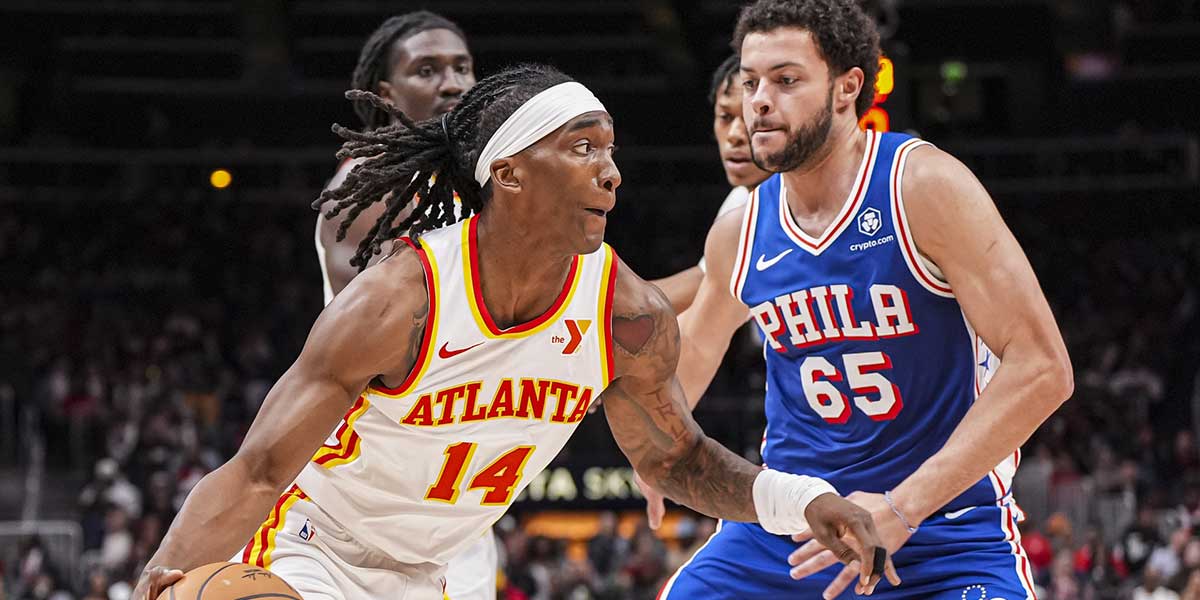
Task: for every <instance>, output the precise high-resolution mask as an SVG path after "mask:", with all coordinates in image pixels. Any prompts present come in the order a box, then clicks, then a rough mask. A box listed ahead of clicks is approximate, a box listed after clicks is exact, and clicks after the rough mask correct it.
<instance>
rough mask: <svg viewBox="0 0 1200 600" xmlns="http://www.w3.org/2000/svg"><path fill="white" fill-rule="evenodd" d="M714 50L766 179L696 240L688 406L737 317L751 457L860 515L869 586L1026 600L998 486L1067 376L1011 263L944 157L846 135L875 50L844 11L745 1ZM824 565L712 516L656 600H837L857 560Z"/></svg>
mask: <svg viewBox="0 0 1200 600" xmlns="http://www.w3.org/2000/svg"><path fill="white" fill-rule="evenodd" d="M734 44H735V48H737V49H738V50H739V52H740V55H741V72H742V75H743V77H744V79H745V90H746V91H745V98H744V100H743V109H744V115H745V119H746V122H747V124H748V125H749V128H750V132H751V133H750V140H751V148H752V150H753V154H754V159H755V162H756V163H757V164H758V165H759V166H761V167H763V168H765V169H768V170H770V171H773V172H775V173H776V175H773V176H772V177H771V178H770V179H768V180H767V181H766V182H764V183H763V184H761V185H759V186H758V188H757V189H756V190H755V192H754V194H753V197H752V199H751V200H750V203H749V204H748V205H747V208H746V211H745V215H744V217H741V216H734V215H729V216H727V217H725V218H723V219H721V220H719V221H718V222H717V224H716V226H715V227H714V228H713V230H712V231H711V233H710V234H709V238H708V240H707V243H706V251H705V256H706V259H707V271H706V272H705V277H704V280H703V281H702V282H701V285H700V290H699V292H698V294H697V297H696V300H695V303H694V304H693V305H692V307H691V308H690V309H688V311H687V312H685V313H684V315H683V316H682V318H681V328H682V336H683V342H682V343H683V349H682V351H681V357H680V361H679V378H680V382H681V384H682V386H683V388H684V392H685V395H686V397H687V398H688V399H689V402H691V403H692V404H693V405H694V403H695V402H696V400H697V399H698V398H699V397H700V396H701V395H702V394H703V392H704V389H705V388H706V387H707V385H708V383H709V382H710V380H711V378H712V376H713V373H714V371H715V370H716V368H717V366H718V364H719V363H720V361H721V358H722V356H723V355H724V352H725V349H726V347H727V345H728V341H729V336H730V334H732V333H733V332H734V330H735V329H736V328H737V327H738V326H739V325H740V324H741V323H742V321H743V319H744V318H745V314H746V309H747V307H749V308H750V311H751V314H752V316H753V318H754V320H755V322H756V323H757V324H758V326H759V328H760V329H761V330H762V332H763V334H764V338H765V341H764V348H763V353H764V355H765V358H766V362H767V391H766V407H765V408H766V414H767V432H766V441H765V449H764V453H763V458H764V462H765V464H766V465H768V466H769V467H770V468H771V469H780V470H783V471H786V472H790V473H797V474H805V475H810V476H819V477H823V478H826V479H828V480H829V481H830V482H831V483H832V484H833V485H834V486H835V487H837V488H838V490H839V491H840V492H843V493H847V494H850V496H849V498H851V499H852V500H854V501H855V502H857V503H859V504H860V505H862V506H863V507H864V508H866V509H867V510H869V511H870V512H871V514H872V515H873V516H874V519H875V522H876V524H877V525H878V526H879V528H880V531H881V533H882V535H883V536H884V539H885V541H886V543H887V545H888V549H889V550H892V551H894V552H896V554H895V558H896V565H897V567H898V570H899V573H900V576H901V577H902V578H903V579H904V585H903V586H902V587H899V588H891V587H888V586H887V585H886V584H885V585H884V586H882V587H881V588H880V590H879V594H881V595H882V596H883V597H886V598H923V599H925V598H932V599H935V600H951V599H954V600H960V599H961V598H971V599H977V598H993V599H994V598H1005V599H1007V600H1013V599H1015V598H1033V597H1034V592H1033V582H1032V574H1031V570H1030V565H1029V562H1028V560H1027V558H1026V556H1025V553H1024V550H1023V549H1022V548H1021V545H1020V534H1019V532H1018V530H1017V526H1016V523H1017V521H1019V519H1020V518H1021V512H1020V509H1019V508H1018V507H1017V505H1016V504H1015V502H1014V501H1013V498H1012V494H1011V484H1012V477H1013V474H1014V472H1015V470H1016V465H1017V462H1019V458H1020V450H1019V448H1020V445H1021V443H1022V442H1024V441H1025V440H1026V439H1028V437H1029V436H1030V435H1031V434H1032V433H1033V432H1034V430H1036V429H1037V427H1038V426H1039V425H1041V423H1042V422H1043V421H1044V420H1045V419H1046V418H1047V417H1048V416H1049V415H1050V414H1051V413H1053V412H1054V410H1055V409H1057V408H1058V406H1059V405H1060V404H1061V403H1062V402H1064V401H1065V400H1066V399H1067V398H1068V397H1069V396H1070V395H1071V391H1072V386H1073V379H1072V372H1071V364H1070V360H1069V358H1068V356H1067V353H1066V348H1065V346H1064V344H1063V341H1062V337H1061V335H1060V334H1059V331H1058V327H1057V325H1056V324H1055V321H1054V316H1053V315H1052V314H1051V312H1050V308H1049V306H1048V304H1047V302H1046V299H1045V297H1044V296H1043V294H1042V291H1041V289H1040V287H1039V285H1038V282H1037V279H1036V277H1035V276H1034V273H1033V270H1032V268H1031V267H1030V265H1029V262H1028V260H1027V259H1026V258H1025V255H1024V253H1023V252H1022V250H1021V248H1020V246H1019V245H1018V244H1017V241H1016V240H1015V239H1014V238H1013V236H1012V234H1011V233H1010V232H1009V230H1008V228H1007V227H1006V226H1005V224H1004V221H1003V220H1002V219H1001V217H1000V214H999V213H998V211H997V210H996V207H995V206H994V204H993V202H992V200H991V198H990V197H989V196H988V194H987V192H986V191H985V190H984V189H983V187H982V186H981V185H980V184H979V182H978V181H977V180H976V178H975V176H974V175H973V174H972V173H971V171H970V170H968V169H967V168H966V167H965V166H963V165H962V164H961V163H960V162H958V161H957V160H955V159H954V158H953V157H951V156H950V155H948V154H946V153H945V152H942V151H941V150H938V149H937V148H935V147H933V146H932V145H930V144H928V143H926V142H923V141H921V140H918V139H915V138H911V137H909V136H907V135H901V134H892V133H885V134H878V133H875V132H870V131H863V130H861V129H860V128H859V127H858V120H859V117H860V116H861V114H862V113H863V112H864V111H865V110H866V109H867V108H868V107H870V105H871V101H872V98H873V95H874V84H875V78H876V75H877V72H878V68H879V38H878V32H877V30H876V26H875V23H874V22H873V21H872V20H871V19H870V18H868V17H867V16H866V15H865V14H863V12H862V10H861V9H860V8H859V7H858V6H857V4H856V3H855V1H854V0H758V1H757V2H755V3H754V4H752V5H750V6H748V7H746V8H745V9H743V11H742V13H741V15H740V17H739V20H738V25H737V29H736V34H735V42H734ZM985 386H986V387H985ZM668 495H670V494H669V493H668ZM806 538H807V536H806V535H801V536H798V537H797V541H800V540H804V539H806ZM789 555H790V556H789ZM784 556H788V557H789V562H790V564H791V565H792V566H793V568H792V569H791V572H790V573H789V567H788V565H786V564H783V563H782V562H781V559H782V557H784ZM830 559H831V555H830V554H829V553H828V552H826V551H824V549H823V548H822V547H821V545H820V544H818V543H814V542H809V543H807V544H806V545H804V546H802V547H801V548H799V549H798V550H797V549H796V548H795V546H794V542H793V540H791V539H789V538H787V537H783V536H776V535H772V534H771V533H768V532H767V531H764V530H763V529H762V528H761V527H758V526H756V525H753V524H743V523H725V524H724V526H723V527H722V528H721V529H720V530H719V532H718V533H717V534H716V535H714V536H713V537H712V538H711V539H710V540H709V541H708V543H707V544H706V545H705V546H704V547H703V548H702V549H701V550H700V551H699V552H697V553H696V555H695V556H694V557H693V558H692V560H690V561H689V562H688V563H686V564H685V565H684V566H683V567H682V568H681V569H680V571H679V572H677V573H676V575H675V576H674V577H672V579H671V580H669V582H668V584H667V585H666V587H665V589H664V593H663V594H662V595H661V597H663V598H666V599H671V600H673V599H675V598H699V597H703V598H745V597H785V596H786V597H795V598H815V597H818V595H823V596H824V597H825V598H832V597H837V596H839V595H840V594H842V593H843V591H844V590H845V588H846V585H847V583H848V582H849V581H851V580H852V579H853V577H854V576H855V567H854V566H850V567H847V568H845V569H843V570H841V571H840V573H839V571H838V570H837V569H836V568H834V567H833V561H831V560H830ZM789 575H790V577H789ZM793 578H796V579H800V581H795V580H793ZM849 595H850V594H849V593H846V594H845V596H847V597H848V596H849Z"/></svg>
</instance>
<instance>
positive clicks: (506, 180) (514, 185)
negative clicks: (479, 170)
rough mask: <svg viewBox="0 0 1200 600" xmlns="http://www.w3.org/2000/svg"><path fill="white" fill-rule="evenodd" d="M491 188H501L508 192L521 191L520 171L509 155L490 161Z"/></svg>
mask: <svg viewBox="0 0 1200 600" xmlns="http://www.w3.org/2000/svg"><path fill="white" fill-rule="evenodd" d="M492 188H493V189H495V188H503V189H505V190H507V191H508V192H509V193H510V194H515V193H517V192H520V191H521V173H520V172H519V170H518V169H517V165H516V163H515V162H514V161H513V160H512V158H511V157H509V158H497V159H496V160H493V161H492Z"/></svg>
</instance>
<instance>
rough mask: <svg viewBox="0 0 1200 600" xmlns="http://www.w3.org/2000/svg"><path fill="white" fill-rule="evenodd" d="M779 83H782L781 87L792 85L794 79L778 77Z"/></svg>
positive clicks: (794, 81)
mask: <svg viewBox="0 0 1200 600" xmlns="http://www.w3.org/2000/svg"><path fill="white" fill-rule="evenodd" d="M779 83H782V84H783V85H792V84H793V83H796V78H795V77H780V78H779Z"/></svg>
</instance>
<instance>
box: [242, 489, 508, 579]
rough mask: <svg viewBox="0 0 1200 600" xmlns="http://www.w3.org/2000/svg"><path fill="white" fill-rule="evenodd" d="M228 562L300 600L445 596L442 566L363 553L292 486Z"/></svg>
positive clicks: (334, 523) (341, 529) (333, 522)
mask: <svg viewBox="0 0 1200 600" xmlns="http://www.w3.org/2000/svg"><path fill="white" fill-rule="evenodd" d="M231 560H233V561H234V562H243V563H247V564H254V565H258V566H260V567H263V568H265V569H267V570H269V571H271V572H272V573H275V574H277V575H279V576H280V577H282V578H283V579H284V581H287V582H288V584H289V585H291V586H292V587H293V588H296V591H298V592H300V595H301V596H302V597H303V598H304V600H376V599H379V598H389V599H395V600H442V599H443V598H444V596H445V581H446V580H445V577H444V576H443V573H444V572H445V567H444V566H442V565H437V564H434V563H424V564H416V565H414V564H406V563H400V562H396V561H395V560H393V559H391V558H389V557H387V556H385V555H383V554H382V553H380V552H379V551H377V550H372V549H369V548H366V547H365V546H363V545H362V544H360V543H359V542H357V541H356V540H355V539H354V538H353V537H352V536H351V535H350V534H348V533H347V532H346V530H345V529H344V528H343V527H342V526H341V525H339V524H338V523H337V522H336V521H334V520H333V519H332V518H331V517H330V516H329V515H327V514H326V513H325V511H323V510H321V508H320V507H319V506H317V505H316V504H314V503H313V502H312V501H311V500H309V499H308V496H307V495H305V494H304V492H303V491H301V490H300V488H298V487H296V486H292V488H291V489H289V490H288V491H287V492H285V493H284V494H283V496H281V497H280V498H279V502H278V503H277V504H276V505H275V507H274V508H273V509H272V510H271V514H269V515H268V516H267V520H266V521H265V522H263V525H262V527H260V528H259V530H258V531H257V532H256V533H255V534H254V538H253V539H251V540H250V542H249V543H248V544H246V547H245V549H243V550H242V552H239V553H238V554H236V555H235V556H234V557H233V558H232V559H231ZM493 577H495V575H494V574H493ZM493 589H494V588H493ZM493 594H494V592H493Z"/></svg>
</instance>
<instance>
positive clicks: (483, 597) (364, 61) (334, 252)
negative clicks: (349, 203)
mask: <svg viewBox="0 0 1200 600" xmlns="http://www.w3.org/2000/svg"><path fill="white" fill-rule="evenodd" d="M350 85H351V87H352V88H353V89H356V90H369V91H374V92H375V93H376V94H377V95H378V96H380V97H382V98H384V99H386V100H387V101H388V102H389V103H390V104H391V105H392V106H394V107H396V109H397V110H399V111H401V112H403V113H404V114H406V115H408V116H410V117H412V118H413V119H415V120H418V121H423V120H425V119H431V118H433V117H437V116H441V115H443V114H445V113H447V112H450V110H451V109H453V108H454V107H455V106H457V105H458V103H459V102H460V101H461V100H462V95H463V94H465V93H466V92H467V90H469V89H471V86H473V85H475V71H474V60H473V58H472V56H471V51H470V49H469V48H468V47H467V37H466V35H465V34H464V33H463V32H462V30H461V29H460V28H459V27H458V25H457V24H455V23H454V22H453V21H451V20H449V19H446V18H445V17H442V16H441V15H437V14H434V13H431V12H429V11H425V10H419V11H415V12H411V13H407V14H403V15H399V16H396V17H392V18H390V19H388V20H386V21H384V22H383V24H382V25H380V26H379V27H378V28H377V29H376V30H375V31H374V32H373V33H371V35H370V37H368V38H367V41H366V43H365V44H363V48H362V51H361V52H360V53H359V57H358V65H357V66H356V67H355V68H354V75H353V76H352V77H351V81H350ZM354 111H355V112H356V113H357V114H358V116H359V118H360V119H362V122H363V126H364V127H366V128H367V129H375V128H377V127H383V126H385V125H389V124H391V123H393V122H394V120H393V119H392V116H391V115H390V114H388V113H387V111H384V110H380V109H378V108H375V107H374V106H372V105H371V103H370V102H365V101H360V102H356V103H355V104H354ZM363 160H364V159H347V160H344V161H342V163H341V165H339V167H338V170H337V173H335V174H334V176H333V179H331V180H330V181H329V185H328V186H327V187H326V189H331V190H332V189H337V188H338V187H339V186H341V185H342V182H343V181H345V180H346V176H347V175H348V174H349V173H350V171H351V170H353V168H354V167H355V166H356V165H358V164H360V163H362V162H363ZM325 208H328V207H325ZM382 212H383V203H377V204H372V205H371V206H368V207H366V208H365V209H363V212H362V213H361V214H359V216H358V218H357V219H355V220H354V222H353V223H350V224H349V227H348V228H347V230H346V231H345V232H344V233H343V234H342V236H341V239H338V237H339V236H338V222H336V221H331V220H329V219H324V218H321V217H320V216H318V217H317V234H316V244H317V259H318V260H319V261H320V263H321V277H322V284H323V289H324V293H325V304H326V305H328V304H329V303H330V302H332V301H333V296H334V294H337V293H339V292H341V291H342V289H344V288H345V287H346V285H347V284H348V283H350V280H351V279H353V278H354V276H355V275H357V274H358V269H357V268H355V267H353V266H351V265H350V259H351V257H353V256H354V254H355V252H357V249H358V245H359V243H361V242H362V240H363V238H365V237H366V235H367V232H368V231H369V230H370V228H371V225H373V224H374V223H375V221H376V220H377V219H378V218H379V215H380V214H381V213H382ZM401 216H403V215H401ZM390 249H391V248H390V247H389V248H385V249H384V251H385V252H387V251H389V250H390ZM497 563H498V557H497V552H496V538H495V536H494V535H493V534H492V530H491V528H488V530H487V531H485V532H484V533H483V535H481V536H480V537H479V540H478V541H477V542H475V543H474V544H471V545H470V546H468V547H467V549H466V550H464V551H463V552H462V553H461V554H459V555H458V556H456V557H454V558H452V559H451V560H450V562H449V564H448V565H447V566H446V594H447V595H448V596H449V597H450V598H453V600H494V599H495V597H496V573H497V569H498V568H499V565H498V564H497Z"/></svg>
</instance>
